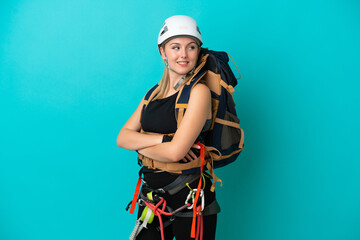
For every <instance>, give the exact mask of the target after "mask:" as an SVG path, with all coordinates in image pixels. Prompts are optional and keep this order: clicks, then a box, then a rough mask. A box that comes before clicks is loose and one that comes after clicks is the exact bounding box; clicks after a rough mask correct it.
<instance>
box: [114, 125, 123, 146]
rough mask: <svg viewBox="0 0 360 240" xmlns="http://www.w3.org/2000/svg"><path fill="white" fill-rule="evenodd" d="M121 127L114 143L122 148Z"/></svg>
mask: <svg viewBox="0 0 360 240" xmlns="http://www.w3.org/2000/svg"><path fill="white" fill-rule="evenodd" d="M123 135H124V134H123V129H121V130H120V132H119V135H118V136H117V138H116V145H117V146H118V147H120V148H124V137H123Z"/></svg>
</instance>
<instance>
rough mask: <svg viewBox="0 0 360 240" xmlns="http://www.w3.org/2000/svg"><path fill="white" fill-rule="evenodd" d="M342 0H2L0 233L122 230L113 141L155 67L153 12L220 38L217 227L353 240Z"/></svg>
mask: <svg viewBox="0 0 360 240" xmlns="http://www.w3.org/2000/svg"><path fill="white" fill-rule="evenodd" d="M359 7H360V3H359V2H358V1H355V0H354V1H351V0H345V1H340V0H338V1H333V0H328V1H325V0H315V1H309V0H304V1H289V0H288V1H285V0H277V1H265V0H252V1H249V0H247V1H222V2H218V1H187V0H183V1H156V0H155V1H123V2H122V1H111V0H102V1H90V0H81V1H69V0H62V1H40V0H31V1H30V0H28V1H25V0H23V1H2V2H1V3H0V91H1V92H0V109H1V117H0V141H1V142H0V239H4V240H42V239H53V240H60V239H63V240H69V239H74V240H75V239H76V240H79V239H86V240H91V239H94V240H95V239H106V240H110V239H127V238H128V236H129V234H130V232H131V230H132V228H133V226H134V224H135V216H133V215H129V214H128V213H127V212H125V211H124V207H125V205H126V204H127V203H128V201H129V200H130V199H131V198H132V195H133V191H134V188H135V184H136V181H137V170H138V166H137V163H136V154H135V153H134V152H130V151H127V150H124V149H119V148H118V147H117V146H116V137H117V134H118V132H119V130H120V128H121V127H122V126H123V124H124V123H125V122H126V121H127V119H128V117H129V116H130V115H131V114H132V112H133V111H134V110H135V108H136V106H137V105H138V103H139V101H140V99H141V98H142V96H143V95H144V94H145V92H146V91H147V89H148V88H150V87H151V86H153V85H154V84H155V83H156V82H158V81H159V80H160V78H161V75H162V71H163V63H162V61H161V58H160V56H159V53H158V50H157V46H156V41H157V34H158V32H159V30H160V27H161V26H162V24H163V21H164V20H165V19H166V18H167V17H169V16H172V15H175V14H186V15H190V16H192V17H194V18H195V19H196V20H197V22H198V24H199V26H200V29H201V31H202V34H203V39H204V43H205V44H204V46H205V47H209V48H210V49H214V50H226V51H227V52H229V53H230V54H231V55H232V56H233V57H234V59H235V61H236V63H237V65H238V66H239V68H240V71H241V74H242V78H241V80H240V82H239V85H238V86H237V87H236V92H235V100H236V102H237V111H238V114H239V115H240V118H241V126H242V128H243V129H244V130H245V132H246V141H245V146H246V149H245V150H244V152H243V153H242V154H241V156H240V158H239V159H238V161H237V162H236V163H234V164H232V165H231V167H227V168H223V169H219V170H218V171H216V173H217V175H218V176H219V177H220V178H221V179H222V180H223V182H224V186H223V187H222V188H221V187H219V186H218V187H217V189H216V190H217V196H218V199H219V202H220V204H221V206H222V213H221V214H220V215H219V221H218V228H217V239H246V240H300V239H304V240H305V239H306V240H308V239H328V240H330V239H334V240H335V239H342V240H343V239H344V240H345V239H349V240H350V239H351V240H353V239H354V240H355V239H360V230H359V229H360V228H359V223H360V204H359V203H360V184H359V183H360V176H359V172H360V163H359V160H360V157H359V147H358V145H359V140H358V139H359V132H360V131H359V124H358V123H359V120H360V119H359V110H360V109H359V106H360V101H359V100H360V99H359V93H358V92H359V80H360V78H359V63H360V61H359V54H360V44H359V43H360V14H359V13H360V11H359V10H360V8H359Z"/></svg>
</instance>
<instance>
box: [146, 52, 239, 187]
mask: <svg viewBox="0 0 360 240" xmlns="http://www.w3.org/2000/svg"><path fill="white" fill-rule="evenodd" d="M228 61H229V57H228V55H227V53H225V52H217V51H211V50H207V49H204V48H202V49H201V57H200V59H199V62H198V66H197V68H196V69H195V71H194V73H193V75H191V76H190V79H189V80H188V81H187V83H186V84H184V85H183V86H182V87H181V88H180V90H179V94H178V96H177V99H176V104H175V115H176V119H177V124H178V126H179V124H180V123H181V120H182V118H183V116H184V114H185V112H186V109H187V104H188V102H189V98H190V92H191V89H192V88H193V87H194V86H195V85H196V84H197V83H198V82H199V81H200V80H201V82H203V83H205V84H206V85H207V86H208V87H209V89H210V90H211V97H212V123H211V126H210V129H209V130H208V131H207V132H206V133H205V134H204V135H203V143H204V145H205V146H206V155H205V156H206V163H205V167H206V168H207V169H208V170H209V171H210V173H211V174H212V175H213V177H214V180H215V181H214V185H215V183H216V181H221V180H220V179H218V178H217V177H216V176H215V174H213V169H214V168H219V167H223V166H225V165H227V164H229V163H232V162H234V161H235V160H236V158H237V157H238V155H239V154H240V152H241V151H242V149H243V148H244V131H243V130H242V129H241V128H240V121H239V119H238V117H237V114H236V111H235V102H234V100H233V93H234V87H235V86H236V85H237V79H236V78H235V76H234V74H233V72H232V71H231V68H230V66H229V64H228ZM158 92H159V85H158V84H157V85H155V86H154V87H153V88H151V89H150V90H149V91H148V92H147V94H146V95H145V97H144V106H143V109H145V108H146V106H147V104H148V103H149V102H150V101H151V99H152V98H153V97H155V96H156V94H157V93H158ZM139 160H140V161H141V163H142V165H144V166H147V167H148V168H151V169H161V170H164V171H168V172H173V173H183V174H188V173H192V172H196V171H199V169H200V166H201V160H200V158H198V159H195V160H194V161H191V162H188V163H164V162H159V161H156V160H153V159H150V158H147V157H145V156H143V155H141V154H139ZM214 185H213V187H214ZM212 189H213V188H212Z"/></svg>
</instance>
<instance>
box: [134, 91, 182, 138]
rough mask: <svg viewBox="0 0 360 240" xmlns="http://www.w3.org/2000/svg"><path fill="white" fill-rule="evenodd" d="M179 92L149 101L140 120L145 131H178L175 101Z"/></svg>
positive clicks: (162, 132)
mask: <svg viewBox="0 0 360 240" xmlns="http://www.w3.org/2000/svg"><path fill="white" fill-rule="evenodd" d="M178 93H179V92H176V93H175V94H173V95H171V96H169V97H166V98H162V99H156V100H154V101H151V102H149V104H148V105H147V107H146V108H145V109H144V110H143V112H142V115H141V121H140V123H141V127H142V129H143V130H144V131H145V132H153V133H160V134H168V133H175V132H176V129H177V122H176V118H175V102H176V97H177V95H178Z"/></svg>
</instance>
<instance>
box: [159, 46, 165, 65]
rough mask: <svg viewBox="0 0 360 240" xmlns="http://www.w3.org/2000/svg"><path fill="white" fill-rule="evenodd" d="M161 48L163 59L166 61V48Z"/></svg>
mask: <svg viewBox="0 0 360 240" xmlns="http://www.w3.org/2000/svg"><path fill="white" fill-rule="evenodd" d="M159 50H160V54H161V57H162V59H163V60H164V62H165V58H166V56H165V49H164V48H163V47H160V48H159Z"/></svg>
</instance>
